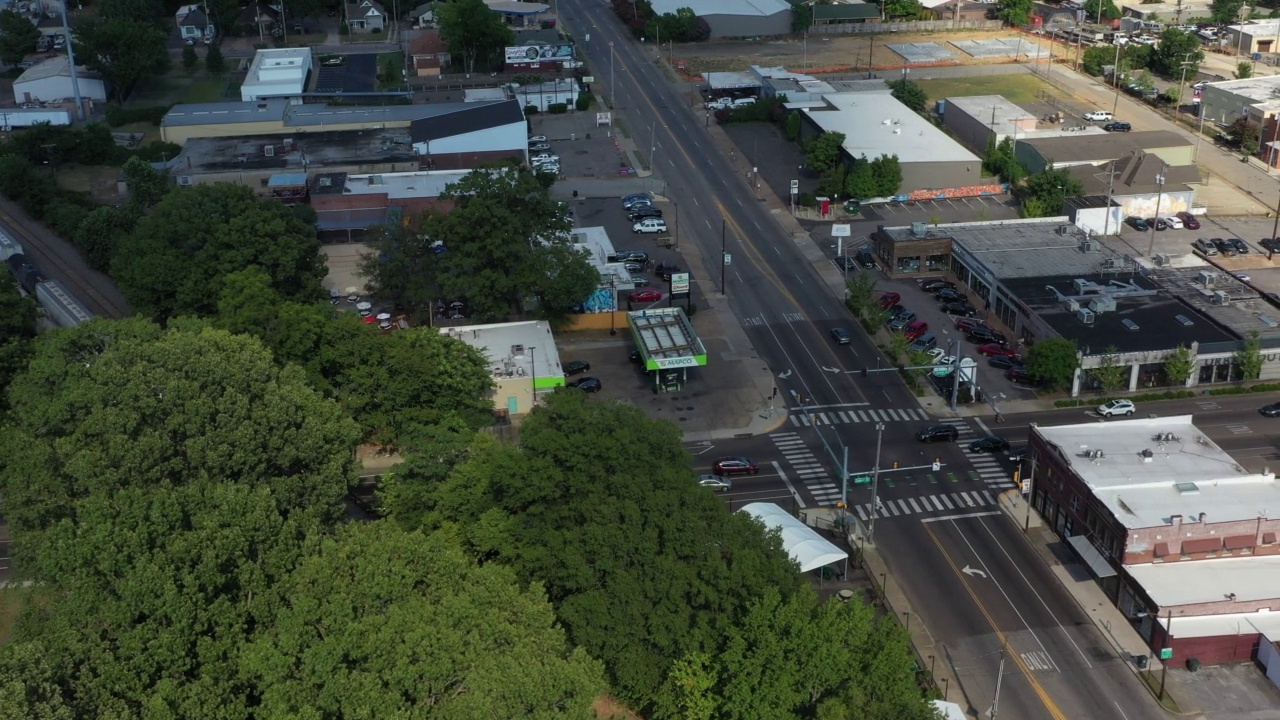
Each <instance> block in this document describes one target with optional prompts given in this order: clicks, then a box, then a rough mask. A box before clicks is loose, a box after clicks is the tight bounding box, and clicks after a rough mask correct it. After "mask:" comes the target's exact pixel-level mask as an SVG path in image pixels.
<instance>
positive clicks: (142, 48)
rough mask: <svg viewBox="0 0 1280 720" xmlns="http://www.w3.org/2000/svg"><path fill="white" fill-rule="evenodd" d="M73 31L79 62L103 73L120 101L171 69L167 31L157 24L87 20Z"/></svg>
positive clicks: (112, 19)
mask: <svg viewBox="0 0 1280 720" xmlns="http://www.w3.org/2000/svg"><path fill="white" fill-rule="evenodd" d="M73 32H74V43H75V52H76V60H77V61H78V62H83V63H84V64H85V65H88V66H89V67H90V68H92V69H94V70H97V71H98V72H100V73H102V75H103V77H105V78H106V79H107V80H108V81H110V87H111V93H112V95H113V96H114V97H115V98H116V99H119V100H124V99H126V98H128V97H129V94H130V93H132V92H133V89H134V88H135V87H137V85H138V83H139V82H141V81H142V80H143V79H145V78H149V77H152V76H155V75H162V74H164V73H165V72H167V71H168V70H169V64H170V62H169V50H168V48H166V47H165V41H166V36H165V31H164V30H161V29H160V28H159V27H157V26H156V24H155V23H154V22H146V21H142V20H134V19H129V18H110V19H108V18H103V17H85V18H81V19H80V20H78V21H77V22H76V26H75V30H74V31H73Z"/></svg>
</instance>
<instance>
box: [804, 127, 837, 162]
mask: <svg viewBox="0 0 1280 720" xmlns="http://www.w3.org/2000/svg"><path fill="white" fill-rule="evenodd" d="M843 146H844V133H838V132H825V133H822V134H821V135H819V136H818V137H816V138H814V139H812V140H810V141H809V142H808V143H806V144H805V147H804V162H805V164H806V165H808V166H809V167H810V168H812V169H813V170H815V171H817V172H826V171H827V170H830V169H831V168H833V167H835V165H836V163H838V162H840V153H841V151H842V150H843Z"/></svg>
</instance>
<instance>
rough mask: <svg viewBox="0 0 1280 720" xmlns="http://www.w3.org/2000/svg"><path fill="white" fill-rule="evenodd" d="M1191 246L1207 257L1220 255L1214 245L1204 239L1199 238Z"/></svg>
mask: <svg viewBox="0 0 1280 720" xmlns="http://www.w3.org/2000/svg"><path fill="white" fill-rule="evenodd" d="M1191 245H1192V247H1194V248H1195V249H1197V250H1199V251H1200V252H1201V253H1203V254H1205V255H1217V254H1218V248H1216V247H1214V246H1213V243H1211V242H1209V241H1208V240H1205V239H1204V238H1199V239H1198V240H1196V241H1195V242H1193V243H1191Z"/></svg>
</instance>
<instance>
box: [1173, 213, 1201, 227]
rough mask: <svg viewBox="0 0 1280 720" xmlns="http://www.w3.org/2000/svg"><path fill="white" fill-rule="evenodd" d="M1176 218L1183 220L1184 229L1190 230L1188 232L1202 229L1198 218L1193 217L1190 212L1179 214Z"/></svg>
mask: <svg viewBox="0 0 1280 720" xmlns="http://www.w3.org/2000/svg"><path fill="white" fill-rule="evenodd" d="M1175 217H1177V218H1178V219H1179V220H1181V221H1182V227H1184V228H1186V229H1188V230H1199V229H1200V221H1199V220H1197V219H1196V216H1195V215H1192V214H1191V213H1189V212H1180V213H1178V214H1177V215H1176V216H1175Z"/></svg>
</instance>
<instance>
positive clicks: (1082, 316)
mask: <svg viewBox="0 0 1280 720" xmlns="http://www.w3.org/2000/svg"><path fill="white" fill-rule="evenodd" d="M1076 317H1077V318H1079V320H1080V322H1082V323H1084V324H1085V325H1092V324H1093V311H1092V310H1090V309H1088V308H1080V309H1079V310H1077V311H1076Z"/></svg>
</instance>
